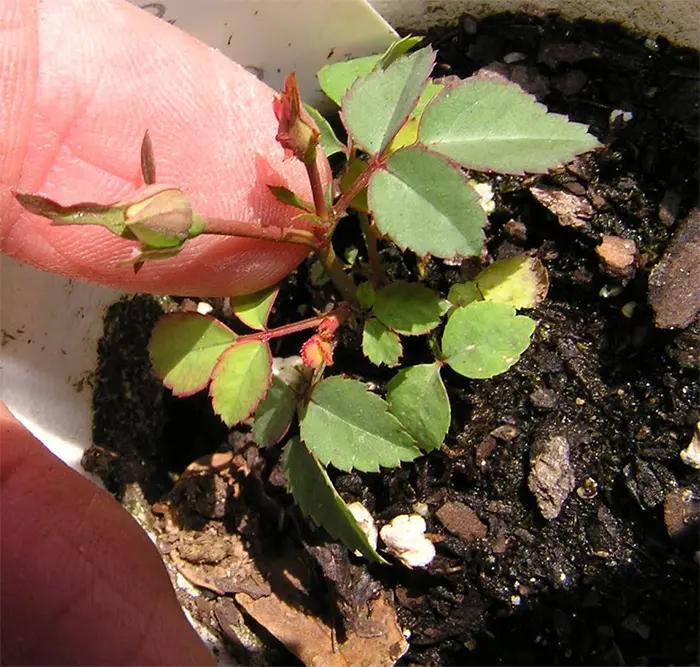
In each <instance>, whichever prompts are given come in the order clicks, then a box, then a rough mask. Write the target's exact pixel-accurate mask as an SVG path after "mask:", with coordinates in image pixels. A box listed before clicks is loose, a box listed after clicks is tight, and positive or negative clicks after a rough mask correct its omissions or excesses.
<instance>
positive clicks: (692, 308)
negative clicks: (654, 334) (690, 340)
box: [649, 208, 700, 329]
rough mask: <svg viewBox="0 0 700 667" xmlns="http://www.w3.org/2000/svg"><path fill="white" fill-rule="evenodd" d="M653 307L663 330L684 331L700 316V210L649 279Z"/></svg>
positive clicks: (682, 227)
mask: <svg viewBox="0 0 700 667" xmlns="http://www.w3.org/2000/svg"><path fill="white" fill-rule="evenodd" d="M649 304H650V305H651V307H652V309H653V310H654V313H655V318H654V321H655V323H656V326H657V327H659V328H661V329H676V328H678V329H684V328H685V327H687V326H688V325H689V324H690V323H691V322H693V320H694V319H695V318H696V317H697V316H698V312H700V209H697V208H696V209H694V210H693V211H692V212H691V213H690V215H689V216H688V217H687V218H686V219H685V220H683V221H682V222H681V223H680V225H679V227H678V231H677V232H676V234H675V236H674V237H673V240H672V241H671V243H670V244H669V246H668V248H667V250H666V252H665V253H664V256H663V257H662V258H661V261H660V262H659V263H658V264H657V265H656V266H655V267H654V269H653V270H652V272H651V276H650V277H649Z"/></svg>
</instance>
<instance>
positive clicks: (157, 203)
mask: <svg viewBox="0 0 700 667" xmlns="http://www.w3.org/2000/svg"><path fill="white" fill-rule="evenodd" d="M138 197H139V199H138V201H135V202H133V203H130V202H123V205H124V206H125V207H126V208H125V209H124V223H125V225H126V228H127V229H128V230H129V232H131V233H132V234H133V235H134V236H135V237H136V238H137V239H138V240H139V241H141V242H142V243H143V244H144V245H145V246H147V247H148V248H152V249H159V248H176V247H178V246H180V245H182V243H183V242H184V241H186V240H187V238H189V237H190V232H191V230H192V226H193V222H194V215H193V211H192V206H191V205H190V202H189V201H188V199H187V197H185V195H184V194H183V193H182V191H181V190H178V189H177V188H172V187H167V186H162V185H152V186H148V187H146V188H144V189H143V190H141V191H140V192H139V195H138ZM132 201H133V200H132Z"/></svg>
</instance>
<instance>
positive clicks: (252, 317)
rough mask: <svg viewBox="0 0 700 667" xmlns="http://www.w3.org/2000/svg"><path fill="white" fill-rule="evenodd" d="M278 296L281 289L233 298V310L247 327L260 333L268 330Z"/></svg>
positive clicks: (275, 288)
mask: <svg viewBox="0 0 700 667" xmlns="http://www.w3.org/2000/svg"><path fill="white" fill-rule="evenodd" d="M277 294H279V287H269V288H267V289H263V290H260V291H259V292H254V293H253V294H244V295H241V296H232V297H231V299H230V301H231V310H232V311H233V313H234V314H235V316H236V317H237V318H238V319H239V320H240V321H241V322H243V324H245V325H246V326H247V327H250V328H251V329H257V330H258V331H261V330H263V329H267V320H268V318H269V317H270V313H271V312H272V306H273V305H274V303H275V299H276V298H277Z"/></svg>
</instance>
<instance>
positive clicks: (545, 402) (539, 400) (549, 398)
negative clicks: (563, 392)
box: [530, 387, 557, 410]
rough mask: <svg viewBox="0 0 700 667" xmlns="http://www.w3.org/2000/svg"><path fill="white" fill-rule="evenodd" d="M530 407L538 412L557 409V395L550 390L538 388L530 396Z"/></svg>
mask: <svg viewBox="0 0 700 667" xmlns="http://www.w3.org/2000/svg"><path fill="white" fill-rule="evenodd" d="M530 400H531V401H532V405H533V406H535V407H536V408H538V409H539V410H552V409H554V408H556V407H557V395H556V393H555V392H553V391H552V390H551V389H545V388H544V387H538V388H537V389H535V391H533V392H532V394H530Z"/></svg>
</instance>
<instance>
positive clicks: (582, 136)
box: [418, 76, 600, 174]
mask: <svg viewBox="0 0 700 667" xmlns="http://www.w3.org/2000/svg"><path fill="white" fill-rule="evenodd" d="M587 129H588V128H587V127H586V126H585V125H581V124H579V123H572V122H570V121H569V120H568V119H567V118H566V116H561V115H558V114H553V113H548V112H547V108H546V107H545V106H544V105H543V104H540V103H539V102H537V100H536V99H535V98H534V97H533V96H532V95H529V94H528V93H526V92H524V91H523V90H522V89H521V88H520V87H518V86H517V85H515V84H513V83H510V82H508V81H505V80H503V79H500V78H499V79H494V78H483V77H479V76H475V77H471V78H469V79H465V80H464V81H462V82H460V83H458V84H457V85H456V86H453V87H449V88H447V89H446V90H445V91H444V92H443V93H441V94H440V95H438V96H437V97H436V98H435V99H434V100H433V101H432V102H431V103H430V104H429V105H428V107H427V109H426V110H425V112H424V113H423V117H422V119H421V123H420V127H419V129H418V140H419V141H420V142H421V143H423V144H424V145H425V146H427V147H428V148H430V149H431V150H434V151H437V152H438V153H441V154H442V155H445V156H446V157H449V158H450V159H452V160H455V161H456V162H458V163H459V164H461V165H462V166H463V167H468V168H469V169H481V170H494V171H500V172H502V173H506V174H523V173H525V172H530V173H544V172H546V171H547V170H549V169H552V168H554V167H557V166H559V165H561V164H564V163H565V162H568V161H569V160H571V159H573V157H574V156H576V155H579V154H580V153H583V152H585V151H590V150H593V149H594V148H598V147H599V146H600V144H599V143H598V140H597V139H596V138H595V137H594V136H592V135H590V134H588V132H587Z"/></svg>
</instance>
